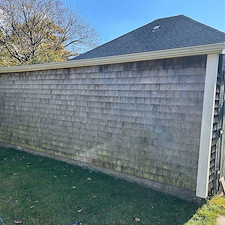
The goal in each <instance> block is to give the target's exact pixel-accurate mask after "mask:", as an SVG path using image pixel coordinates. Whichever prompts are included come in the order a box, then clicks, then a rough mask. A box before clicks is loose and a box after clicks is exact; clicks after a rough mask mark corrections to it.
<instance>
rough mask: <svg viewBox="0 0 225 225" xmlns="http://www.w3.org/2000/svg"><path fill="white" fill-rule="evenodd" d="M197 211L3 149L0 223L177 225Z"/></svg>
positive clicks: (133, 187)
mask: <svg viewBox="0 0 225 225" xmlns="http://www.w3.org/2000/svg"><path fill="white" fill-rule="evenodd" d="M197 208H198V205H197V204H195V203H193V202H186V201H183V200H179V199H177V198H175V197H172V196H169V195H166V194H162V193H160V192H156V191H153V190H151V189H148V188H145V187H142V186H139V185H136V184H133V183H129V182H127V181H124V180H120V179H116V178H114V177H111V176H107V175H104V174H102V173H97V172H93V171H90V170H87V169H83V168H80V167H77V166H74V165H70V164H66V163H63V162H59V161H55V160H52V159H49V158H44V157H40V156H34V155H30V154H27V153H25V152H19V151H16V150H14V149H5V148H0V217H1V218H2V219H3V220H4V222H5V223H6V225H13V224H16V220H20V221H22V224H24V225H31V224H35V225H72V224H75V222H80V223H81V224H82V225H95V224H96V225H112V224H117V225H132V224H146V225H159V224H160V225H162V224H166V225H170V224H171V225H176V224H184V223H185V222H187V221H188V220H189V219H190V218H191V216H192V215H193V214H194V213H195V211H196V210H197ZM17 222H19V221H17ZM0 224H1V222H0Z"/></svg>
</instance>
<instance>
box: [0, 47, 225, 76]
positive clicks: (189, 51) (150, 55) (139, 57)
mask: <svg viewBox="0 0 225 225" xmlns="http://www.w3.org/2000/svg"><path fill="white" fill-rule="evenodd" d="M223 51H224V43H217V44H209V45H200V46H192V47H184V48H174V49H165V50H159V51H151V52H141V53H134V54H126V55H117V56H108V57H101V58H93V59H80V60H70V61H66V62H57V63H45V64H33V65H26V66H13V67H2V68H0V74H1V73H16V72H29V71H38V70H50V69H66V68H75V67H83V66H97V65H106V64H116V63H126V62H135V61H144V60H154V59H162V58H174V57H182V56H192V55H207V54H215V53H216V54H221V53H222V52H223Z"/></svg>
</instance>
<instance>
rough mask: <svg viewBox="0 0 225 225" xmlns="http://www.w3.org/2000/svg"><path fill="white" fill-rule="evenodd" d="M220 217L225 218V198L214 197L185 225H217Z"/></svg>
mask: <svg viewBox="0 0 225 225" xmlns="http://www.w3.org/2000/svg"><path fill="white" fill-rule="evenodd" d="M219 215H223V216H225V198H224V197H221V196H214V197H213V198H212V199H211V200H209V201H208V202H207V203H206V204H204V205H203V206H202V207H201V208H200V209H198V211H197V212H196V213H195V214H194V215H193V217H192V218H191V219H190V220H189V221H188V222H187V223H186V224H185V225H216V220H217V218H218V216H219Z"/></svg>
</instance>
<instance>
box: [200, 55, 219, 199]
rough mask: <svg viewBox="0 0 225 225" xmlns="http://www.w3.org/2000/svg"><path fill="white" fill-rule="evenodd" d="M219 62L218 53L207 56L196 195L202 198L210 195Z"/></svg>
mask: <svg viewBox="0 0 225 225" xmlns="http://www.w3.org/2000/svg"><path fill="white" fill-rule="evenodd" d="M218 62H219V55H218V54H209V55H208V56H207V64H206V77H205V88H204V100H203V111H202V124H201V136H200V147H199V160H198V175H197V188H196V196H197V197H200V198H206V197H207V196H208V183H209V166H210V154H211V144H212V128H213V118H214V106H215V92H216V81H217V73H218Z"/></svg>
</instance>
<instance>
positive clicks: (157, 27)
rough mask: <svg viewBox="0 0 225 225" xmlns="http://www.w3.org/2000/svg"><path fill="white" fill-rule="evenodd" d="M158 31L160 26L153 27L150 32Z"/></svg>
mask: <svg viewBox="0 0 225 225" xmlns="http://www.w3.org/2000/svg"><path fill="white" fill-rule="evenodd" d="M156 31H160V25H157V26H154V27H153V30H152V32H156Z"/></svg>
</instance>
